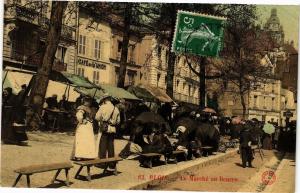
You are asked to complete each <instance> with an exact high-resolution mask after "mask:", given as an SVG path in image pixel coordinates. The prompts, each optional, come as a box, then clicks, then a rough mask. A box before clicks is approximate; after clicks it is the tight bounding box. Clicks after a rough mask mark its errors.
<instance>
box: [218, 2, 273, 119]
mask: <svg viewBox="0 0 300 193" xmlns="http://www.w3.org/2000/svg"><path fill="white" fill-rule="evenodd" d="M223 8H224V9H223V11H224V12H223V15H224V16H226V17H227V18H228V26H227V28H226V32H225V48H224V50H223V52H222V54H221V57H222V60H221V62H220V63H219V65H216V66H215V67H216V68H217V69H218V70H219V71H220V72H221V74H222V79H223V81H224V82H227V83H231V84H233V85H234V87H233V88H234V89H233V90H232V92H235V93H236V94H238V96H239V97H240V101H241V105H242V107H243V112H242V115H243V117H245V116H246V110H247V109H246V108H247V107H246V101H245V95H246V94H247V93H248V92H249V91H250V90H252V89H255V88H257V87H258V86H260V85H261V84H263V83H265V82H266V81H267V80H268V78H270V76H272V75H271V72H270V69H269V68H270V67H269V66H265V65H262V64H261V59H262V57H264V55H265V54H266V53H267V50H269V49H271V47H272V41H271V39H270V38H268V37H269V36H268V34H265V33H264V32H262V31H261V30H260V29H259V28H257V27H256V26H255V20H256V19H257V15H256V7H255V6H253V5H225V6H223Z"/></svg>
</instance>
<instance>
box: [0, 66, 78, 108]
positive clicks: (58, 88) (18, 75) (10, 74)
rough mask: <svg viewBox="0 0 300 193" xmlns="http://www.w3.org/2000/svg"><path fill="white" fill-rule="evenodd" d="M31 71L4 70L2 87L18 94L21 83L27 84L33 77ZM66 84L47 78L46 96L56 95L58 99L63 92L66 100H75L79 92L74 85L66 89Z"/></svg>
mask: <svg viewBox="0 0 300 193" xmlns="http://www.w3.org/2000/svg"><path fill="white" fill-rule="evenodd" d="M33 75H34V74H33V73H29V72H22V71H16V70H4V71H3V78H5V80H4V83H3V89H4V88H7V87H11V88H12V91H13V93H14V94H18V93H19V92H20V91H21V86H22V85H23V84H26V85H27V86H28V85H29V82H30V80H31V79H32V77H33ZM67 87H68V85H67V84H65V83H61V82H57V81H52V80H49V84H48V87H47V91H46V96H45V97H46V98H47V97H51V96H52V95H53V94H56V95H57V99H58V100H60V99H61V98H62V95H63V94H65V95H66V96H67V97H68V96H69V97H68V101H70V102H75V101H76V98H77V97H78V96H79V93H78V92H76V91H75V90H74V89H75V87H73V86H70V88H68V90H66V89H67Z"/></svg>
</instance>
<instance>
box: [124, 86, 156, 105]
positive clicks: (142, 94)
mask: <svg viewBox="0 0 300 193" xmlns="http://www.w3.org/2000/svg"><path fill="white" fill-rule="evenodd" d="M127 91H128V92H130V93H131V94H134V95H135V96H136V97H138V98H140V99H143V100H144V101H147V102H154V101H156V97H155V96H153V95H152V94H151V93H150V92H149V91H147V90H146V89H145V88H141V87H139V86H129V87H128V88H127Z"/></svg>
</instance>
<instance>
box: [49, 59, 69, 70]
mask: <svg viewBox="0 0 300 193" xmlns="http://www.w3.org/2000/svg"><path fill="white" fill-rule="evenodd" d="M52 69H53V70H56V71H60V72H61V71H67V64H66V63H64V62H62V61H60V60H59V59H57V58H55V59H54V63H53V67H52Z"/></svg>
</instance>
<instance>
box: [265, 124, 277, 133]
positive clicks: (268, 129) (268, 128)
mask: <svg viewBox="0 0 300 193" xmlns="http://www.w3.org/2000/svg"><path fill="white" fill-rule="evenodd" d="M263 131H264V132H265V133H267V134H270V135H271V134H272V133H274V132H275V127H274V126H273V125H272V124H270V123H266V124H265V125H264V127H263Z"/></svg>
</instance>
